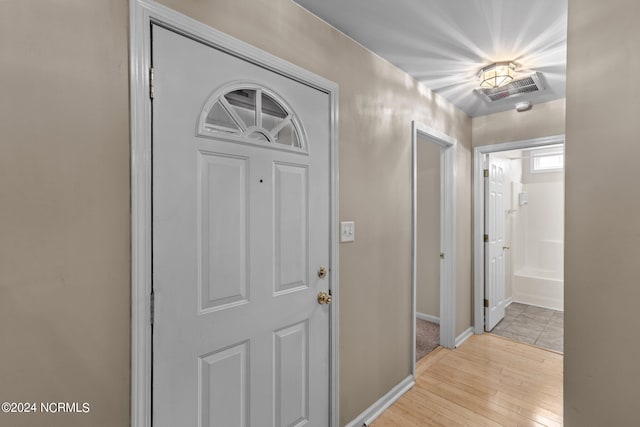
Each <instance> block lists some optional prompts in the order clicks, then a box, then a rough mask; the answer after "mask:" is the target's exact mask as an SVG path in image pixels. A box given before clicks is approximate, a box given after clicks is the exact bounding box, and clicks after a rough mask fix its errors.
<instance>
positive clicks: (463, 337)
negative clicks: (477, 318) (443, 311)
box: [456, 326, 473, 348]
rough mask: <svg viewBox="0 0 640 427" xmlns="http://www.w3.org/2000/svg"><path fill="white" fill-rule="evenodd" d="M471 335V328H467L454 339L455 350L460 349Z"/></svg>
mask: <svg viewBox="0 0 640 427" xmlns="http://www.w3.org/2000/svg"><path fill="white" fill-rule="evenodd" d="M472 335H473V327H472V326H469V327H468V328H467V329H465V331H464V332H463V333H461V334H460V335H458V336H457V337H456V348H458V347H460V346H461V345H462V343H463V342H465V341H466V340H468V339H469V337H471V336H472Z"/></svg>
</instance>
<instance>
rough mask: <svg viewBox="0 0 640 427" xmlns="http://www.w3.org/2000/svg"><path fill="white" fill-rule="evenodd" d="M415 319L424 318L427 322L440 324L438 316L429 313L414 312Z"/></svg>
mask: <svg viewBox="0 0 640 427" xmlns="http://www.w3.org/2000/svg"><path fill="white" fill-rule="evenodd" d="M416 319H420V320H426V321H427V322H431V323H437V324H438V325H439V324H440V318H439V317H436V316H432V315H430V314H424V313H419V312H416Z"/></svg>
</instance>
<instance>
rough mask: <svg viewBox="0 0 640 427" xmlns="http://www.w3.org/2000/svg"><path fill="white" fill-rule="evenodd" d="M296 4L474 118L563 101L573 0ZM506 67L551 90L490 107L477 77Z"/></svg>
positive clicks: (321, 0)
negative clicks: (519, 105) (537, 76)
mask: <svg viewBox="0 0 640 427" xmlns="http://www.w3.org/2000/svg"><path fill="white" fill-rule="evenodd" d="M295 1H296V2H297V3H299V4H300V5H301V6H303V7H305V8H306V9H308V10H309V11H311V12H312V13H314V14H316V15H318V16H319V17H320V18H322V19H324V20H325V21H327V22H328V23H330V24H331V25H333V26H334V27H336V28H337V29H339V30H340V31H342V32H343V33H345V34H347V35H348V36H350V37H351V38H353V39H354V40H356V41H357V42H359V43H360V44H362V45H363V46H365V47H367V48H368V49H370V50H372V51H373V52H375V53H377V54H378V55H380V56H381V57H383V58H385V59H386V60H388V61H389V62H391V63H393V64H395V65H396V66H398V67H399V68H401V69H403V70H404V71H406V72H407V73H409V74H410V75H412V76H413V77H414V78H415V79H417V80H419V81H421V82H422V83H424V85H425V86H427V87H428V88H430V89H432V90H433V91H434V92H437V93H439V94H440V95H442V96H444V97H445V98H447V99H448V100H449V101H451V102H452V103H454V104H455V105H456V106H458V107H459V108H460V109H461V110H463V111H464V112H466V113H467V114H468V115H470V116H472V117H475V116H483V115H486V114H491V113H496V112H500V111H506V110H509V109H512V108H513V107H514V104H515V103H516V102H520V101H531V102H532V103H533V104H534V105H535V104H537V103H541V102H547V101H551V100H554V99H559V98H564V97H565V74H566V53H567V0H393V1H391V0H295ZM505 60H513V61H515V62H516V63H517V64H518V65H519V67H518V69H517V71H518V72H522V73H527V72H529V73H530V72H533V71H538V72H541V73H542V74H543V77H544V82H545V86H546V87H547V89H546V90H544V91H542V92H539V93H534V94H526V95H520V96H518V97H514V98H510V99H506V100H500V101H496V102H493V103H491V104H487V103H486V102H485V101H484V100H483V99H482V98H480V96H478V95H477V94H475V93H474V92H473V89H475V88H476V87H478V84H479V82H478V78H477V72H478V70H479V69H480V68H482V67H483V66H484V65H487V64H489V63H492V62H496V61H505ZM516 78H518V77H517V76H516ZM534 108H535V107H534Z"/></svg>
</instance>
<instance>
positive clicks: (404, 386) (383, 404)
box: [345, 375, 416, 427]
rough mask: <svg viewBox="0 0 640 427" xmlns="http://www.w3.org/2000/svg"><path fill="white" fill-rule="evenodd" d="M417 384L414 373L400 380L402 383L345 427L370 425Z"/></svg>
mask: <svg viewBox="0 0 640 427" xmlns="http://www.w3.org/2000/svg"><path fill="white" fill-rule="evenodd" d="M415 384H416V382H415V381H414V380H413V375H409V376H408V377H406V378H405V379H404V380H402V381H400V383H399V384H398V385H396V386H395V387H394V388H392V389H391V390H390V391H389V392H388V393H387V394H385V395H384V396H382V397H381V398H380V399H378V400H377V401H376V402H375V403H374V404H373V405H371V406H369V407H368V408H367V409H365V410H364V412H362V413H361V414H360V415H358V416H357V417H356V418H355V419H354V420H353V421H351V422H350V423H348V424H347V425H346V426H345V427H366V426H370V425H371V424H372V423H373V422H374V421H375V420H376V418H378V417H379V416H380V415H381V414H382V413H383V412H384V411H385V410H387V408H389V406H391V405H393V404H394V403H395V401H396V400H398V399H400V397H402V395H403V394H405V393H406V392H407V391H409V390H410V389H411V387H413V386H414V385H415Z"/></svg>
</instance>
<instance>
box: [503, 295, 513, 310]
mask: <svg viewBox="0 0 640 427" xmlns="http://www.w3.org/2000/svg"><path fill="white" fill-rule="evenodd" d="M512 302H513V297H509V298H507V299H506V300H504V308H507V307H509V306H510V305H511V303H512Z"/></svg>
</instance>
